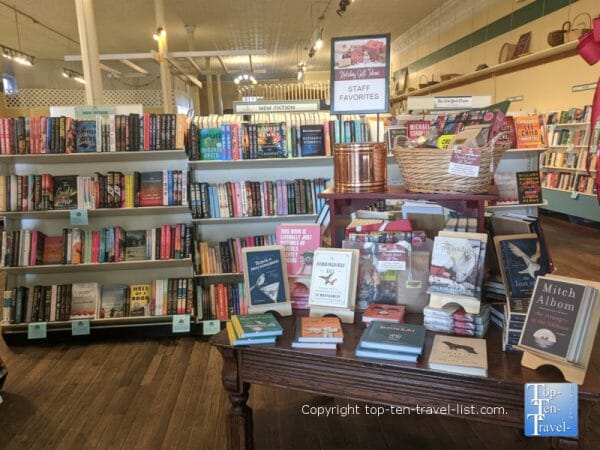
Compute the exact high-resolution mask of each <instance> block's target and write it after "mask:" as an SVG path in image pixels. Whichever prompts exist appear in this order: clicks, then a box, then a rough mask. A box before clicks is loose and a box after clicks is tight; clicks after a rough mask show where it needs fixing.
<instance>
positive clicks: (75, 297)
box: [69, 283, 100, 320]
mask: <svg viewBox="0 0 600 450" xmlns="http://www.w3.org/2000/svg"><path fill="white" fill-rule="evenodd" d="M99 297H100V290H99V287H98V283H73V287H72V294H71V310H70V314H69V319H71V320H73V319H95V318H96V317H97V313H98V303H99V302H98V299H99Z"/></svg>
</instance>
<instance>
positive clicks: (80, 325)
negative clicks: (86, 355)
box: [71, 319, 90, 336]
mask: <svg viewBox="0 0 600 450" xmlns="http://www.w3.org/2000/svg"><path fill="white" fill-rule="evenodd" d="M89 334H90V321H89V320H88V319H83V320H82V319H75V320H72V321H71V335H72V336H86V335H89Z"/></svg>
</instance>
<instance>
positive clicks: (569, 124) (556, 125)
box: [547, 122, 590, 128]
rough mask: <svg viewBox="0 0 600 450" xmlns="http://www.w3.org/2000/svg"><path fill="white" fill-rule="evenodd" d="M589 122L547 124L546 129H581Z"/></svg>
mask: <svg viewBox="0 0 600 450" xmlns="http://www.w3.org/2000/svg"><path fill="white" fill-rule="evenodd" d="M589 124H590V122H567V123H549V124H547V126H548V127H553V128H557V127H558V128H560V127H583V126H588V125H589Z"/></svg>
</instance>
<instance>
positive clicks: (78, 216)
mask: <svg viewBox="0 0 600 450" xmlns="http://www.w3.org/2000/svg"><path fill="white" fill-rule="evenodd" d="M70 217H71V225H79V226H85V225H87V224H88V211H87V209H72V210H71V212H70Z"/></svg>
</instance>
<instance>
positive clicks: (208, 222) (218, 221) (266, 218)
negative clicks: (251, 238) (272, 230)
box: [192, 214, 317, 225]
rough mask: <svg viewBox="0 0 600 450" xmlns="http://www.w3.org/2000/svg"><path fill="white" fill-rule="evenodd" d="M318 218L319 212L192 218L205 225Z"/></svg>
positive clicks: (195, 221)
mask: <svg viewBox="0 0 600 450" xmlns="http://www.w3.org/2000/svg"><path fill="white" fill-rule="evenodd" d="M316 218H317V214H287V215H284V216H248V217H218V218H213V219H192V220H193V222H194V223H199V224H204V225H217V224H222V223H235V222H243V223H247V222H272V221H279V222H289V221H295V220H314V219H316Z"/></svg>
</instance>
